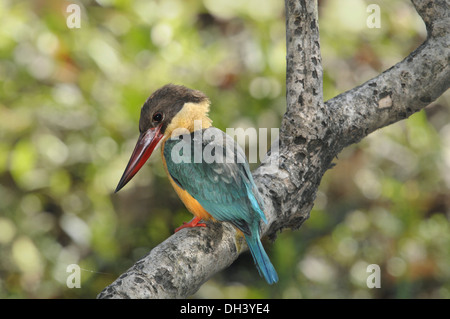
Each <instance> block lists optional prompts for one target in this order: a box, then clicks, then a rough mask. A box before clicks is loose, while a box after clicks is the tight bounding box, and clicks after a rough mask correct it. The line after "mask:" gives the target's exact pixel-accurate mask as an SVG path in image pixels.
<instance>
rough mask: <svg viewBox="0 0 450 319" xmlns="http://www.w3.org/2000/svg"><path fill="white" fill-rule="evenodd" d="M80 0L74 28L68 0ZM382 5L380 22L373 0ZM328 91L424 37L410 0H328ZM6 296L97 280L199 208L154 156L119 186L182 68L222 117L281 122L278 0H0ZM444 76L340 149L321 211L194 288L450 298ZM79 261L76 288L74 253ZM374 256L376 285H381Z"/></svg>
mask: <svg viewBox="0 0 450 319" xmlns="http://www.w3.org/2000/svg"><path fill="white" fill-rule="evenodd" d="M71 3H75V4H78V5H80V7H81V28H79V29H77V28H74V29H69V28H68V26H67V25H66V18H67V17H68V16H69V13H67V12H66V8H67V6H68V5H69V4H71ZM370 3H375V4H378V5H379V6H380V9H381V28H374V29H370V28H368V27H367V25H366V19H367V17H368V16H369V14H370V13H368V12H366V9H367V6H368V5H369V4H370ZM319 4H320V31H321V48H322V58H323V65H324V96H325V99H330V98H332V97H333V96H335V95H337V94H339V93H341V92H344V91H345V90H348V89H351V88H353V87H354V86H356V85H359V84H361V83H363V82H365V81H366V80H368V79H370V78H371V77H374V76H376V75H377V74H379V73H380V72H382V71H383V70H385V69H387V68H389V67H390V66H392V65H393V64H395V63H397V62H399V61H400V60H402V59H403V58H404V57H405V56H407V55H408V53H409V52H410V51H412V50H413V49H415V48H416V47H417V46H419V45H420V43H422V41H423V40H424V39H425V37H426V31H425V27H424V24H423V23H422V21H421V19H420V18H419V17H418V15H417V14H416V12H415V11H414V8H413V7H412V5H411V3H410V2H409V1H406V0H389V1H388V0H384V1H376V0H370V1H363V0H346V1H331V0H328V1H319ZM0 23H1V28H0V79H1V80H0V81H1V82H0V297H1V298H94V297H95V296H96V295H97V294H98V293H99V292H100V291H101V290H102V289H103V288H104V287H105V286H107V285H108V284H109V283H111V282H112V281H113V280H114V279H115V278H117V276H119V275H120V274H121V273H122V272H124V271H125V270H127V269H128V268H129V267H130V266H131V265H132V264H133V263H134V262H135V261H137V260H138V259H139V258H140V257H141V256H143V255H144V254H145V253H146V252H148V251H149V250H150V249H151V248H152V247H154V246H156V245H157V244H158V243H160V242H161V241H163V240H164V239H166V238H167V237H168V236H170V235H171V234H172V232H173V230H174V229H175V228H176V227H177V226H179V225H180V224H181V223H182V222H183V221H186V220H189V219H190V218H191V216H190V214H189V213H188V212H187V211H186V209H185V208H184V207H183V205H182V203H181V202H180V200H179V199H178V198H177V197H176V195H175V193H174V192H173V191H172V189H171V186H170V185H169V183H168V181H167V179H166V177H165V176H164V172H163V168H162V165H161V161H160V158H159V152H157V153H156V156H153V157H152V159H151V160H150V162H149V164H148V165H146V166H145V167H144V168H143V169H142V170H141V172H140V173H139V174H138V175H137V176H136V177H135V178H134V179H133V181H132V182H131V183H130V184H129V185H127V187H126V188H125V189H123V190H122V191H121V192H120V193H118V194H113V190H114V188H115V186H116V185H117V182H118V180H119V178H120V176H121V174H122V172H123V170H124V168H125V165H126V163H127V161H128V159H129V156H130V154H131V151H132V149H133V147H134V144H135V141H136V138H137V136H138V125H137V123H138V118H139V111H140V107H141V105H142V104H143V102H144V101H145V99H146V98H147V96H148V95H149V94H150V93H151V92H152V91H153V90H155V89H157V88H158V87H160V86H162V85H163V84H166V83H169V82H172V83H177V84H184V85H186V86H189V87H192V88H196V89H199V90H202V91H204V92H205V93H206V94H207V95H208V96H209V97H210V98H211V100H212V111H211V118H212V119H213V120H214V124H215V126H217V127H219V128H221V129H223V130H224V129H226V128H227V127H232V128H238V127H243V128H247V127H255V128H260V127H263V128H276V127H279V125H280V121H281V117H282V115H283V113H284V110H285V20H284V2H283V1H281V0H264V1H261V0H248V1H241V0H203V1H201V0H189V1H176V0H164V1H147V0H136V1H128V0H97V1H82V2H77V1H60V0H58V1H49V0H45V1H44V0H34V1H23V0H2V1H1V2H0ZM449 99H450V97H449V94H448V93H446V94H444V96H442V97H441V98H439V99H438V100H437V101H436V102H434V103H432V104H431V105H430V106H429V107H427V108H426V109H425V110H423V111H422V112H420V113H417V114H415V115H413V116H411V117H410V118H409V119H408V120H405V121H401V122H399V123H397V124H395V125H391V126H389V127H387V128H384V129H382V130H380V131H377V132H375V133H373V134H371V135H370V136H369V137H368V138H366V139H364V140H363V141H362V142H360V143H359V144H357V145H353V146H351V147H348V148H347V149H345V150H344V152H343V153H342V154H341V155H340V156H339V158H338V159H336V160H335V163H336V164H337V165H336V166H335V168H333V169H332V170H330V171H328V172H327V173H326V174H325V176H324V178H323V181H322V184H321V186H320V190H319V193H318V196H317V200H316V203H315V206H314V208H313V211H312V213H311V217H310V219H309V220H308V221H307V222H306V223H305V224H304V225H303V226H302V227H301V229H299V230H296V231H290V230H286V231H284V232H283V233H281V234H279V236H278V238H277V240H276V241H275V242H274V243H273V244H271V243H269V242H267V241H266V242H265V245H266V247H267V251H268V254H269V256H270V257H271V260H272V261H273V263H274V265H275V267H276V269H277V270H278V273H279V276H280V281H279V283H278V284H276V285H273V286H268V285H267V284H266V283H265V282H264V280H263V279H261V278H260V277H259V276H258V273H257V271H256V269H255V268H254V266H253V261H252V259H251V256H250V255H249V254H248V253H246V254H243V255H242V256H241V257H240V258H239V259H238V260H237V261H236V262H235V263H234V264H233V265H232V266H231V267H230V268H228V269H226V270H224V271H223V272H221V273H218V274H217V275H215V276H214V277H213V278H211V279H210V280H209V281H208V282H207V283H205V284H204V285H203V286H202V288H201V289H200V290H199V291H198V292H197V293H196V294H195V295H194V296H193V297H195V298H258V297H262V298H449V297H450V283H449V279H450V267H449V261H450V258H449V252H450V250H449V247H450V235H449V220H448V219H449V214H450V196H449V188H450V124H449V123H450V121H449V119H450V107H449ZM69 264H78V265H80V267H81V268H82V272H81V288H73V289H70V288H68V287H67V285H66V279H67V276H68V275H69V273H67V272H66V267H67V266H68V265H69ZM369 264H378V265H379V266H380V269H381V288H379V289H369V288H368V287H367V285H366V279H367V276H368V275H369V273H367V272H366V268H367V265H369Z"/></svg>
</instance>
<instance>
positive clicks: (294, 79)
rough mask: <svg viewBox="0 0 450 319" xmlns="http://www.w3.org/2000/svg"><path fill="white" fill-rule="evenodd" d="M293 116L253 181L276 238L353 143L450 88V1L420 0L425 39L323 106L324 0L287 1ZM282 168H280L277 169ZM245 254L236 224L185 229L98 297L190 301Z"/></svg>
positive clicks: (302, 216)
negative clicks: (320, 2) (320, 12)
mask: <svg viewBox="0 0 450 319" xmlns="http://www.w3.org/2000/svg"><path fill="white" fill-rule="evenodd" d="M285 2H286V45H287V70H286V72H287V74H286V86H287V95H286V100H287V101H286V102H287V110H286V113H285V115H284V117H283V120H282V125H281V130H280V138H279V139H280V140H279V142H280V143H279V152H269V154H268V156H267V157H266V159H265V160H264V161H263V163H262V164H261V166H260V167H258V168H257V169H256V170H255V171H254V172H253V174H254V177H255V181H256V183H257V185H258V186H259V189H260V192H261V194H262V196H263V198H264V202H265V213H266V215H267V217H268V224H267V225H265V224H262V225H261V227H262V235H263V236H264V235H265V236H269V237H270V238H272V239H274V238H275V237H276V234H277V232H279V231H281V230H282V229H285V228H298V227H300V226H301V225H302V223H303V222H304V221H305V220H306V219H307V218H308V217H309V213H310V211H311V209H312V207H313V203H314V199H315V196H316V192H317V189H318V186H319V184H320V181H321V179H322V176H323V174H324V173H325V172H326V170H327V169H329V168H330V166H331V165H332V160H333V158H334V157H336V156H337V155H338V154H339V152H340V151H341V150H342V149H343V148H344V147H346V146H348V145H350V144H352V143H356V142H358V141H360V140H361V139H362V138H364V137H365V136H367V135H368V134H370V133H371V132H373V131H375V130H377V129H379V128H382V127H384V126H387V125H389V124H392V123H394V122H397V121H399V120H402V119H405V118H407V117H409V116H410V115H411V114H413V113H415V112H417V111H419V110H421V109H422V108H424V107H425V106H427V105H428V104H429V103H431V102H432V101H434V100H435V99H436V98H438V97H439V96H440V95H442V94H443V93H444V92H445V91H446V90H447V89H448V87H449V84H450V67H449V60H450V52H449V48H450V35H449V31H450V28H449V27H448V26H449V25H450V10H449V9H450V8H449V1H448V0H412V2H413V4H414V6H415V8H416V10H417V12H418V13H419V15H420V16H421V17H422V19H423V21H424V23H425V25H426V28H427V32H428V36H427V39H426V41H425V42H424V43H423V44H422V45H421V46H420V47H419V48H417V49H416V50H415V51H413V52H412V53H411V54H410V55H409V56H408V57H406V58H405V59H404V60H403V61H401V62H399V63H398V64H396V65H394V66H393V67H391V68H390V69H388V70H386V71H385V72H383V73H382V74H380V75H378V76H377V77H375V78H373V79H371V80H369V81H367V82H366V83H364V84H362V85H360V86H358V87H356V88H354V89H352V90H349V91H347V92H345V93H343V94H340V95H338V96H336V97H335V98H333V99H331V100H329V101H327V102H325V103H324V102H323V95H322V64H321V56H320V41H319V29H318V19H317V3H316V1H305V0H286V1H285ZM274 163H277V164H274ZM242 247H244V248H245V242H243V241H242V240H240V239H239V237H236V231H235V229H234V228H233V227H231V226H230V225H228V224H225V223H223V224H220V223H216V224H215V223H209V224H208V227H206V228H193V229H184V230H182V231H180V232H178V233H176V234H174V235H172V236H171V237H169V238H168V239H167V240H165V241H164V242H163V243H161V244H160V245H158V246H157V247H155V248H154V249H152V250H151V251H150V252H149V253H148V254H147V255H146V256H144V257H143V258H142V259H141V260H139V261H138V262H137V263H136V264H135V265H133V266H132V267H131V268H130V269H129V270H127V271H126V272H125V273H124V274H122V275H121V276H120V277H119V278H118V279H117V280H115V281H114V282H113V283H112V284H111V285H109V286H108V287H106V288H105V289H104V290H103V291H102V292H101V293H100V294H99V295H98V298H185V297H188V296H189V295H192V294H194V293H195V292H196V291H197V290H198V289H199V288H200V286H201V285H202V284H203V283H204V282H205V281H207V280H208V279H209V278H210V277H211V276H213V275H214V274H215V273H217V272H218V271H220V270H222V269H224V268H226V267H228V266H229V265H230V264H231V263H233V261H234V260H236V258H238V256H239V253H240V252H241V251H242V249H241V248H242Z"/></svg>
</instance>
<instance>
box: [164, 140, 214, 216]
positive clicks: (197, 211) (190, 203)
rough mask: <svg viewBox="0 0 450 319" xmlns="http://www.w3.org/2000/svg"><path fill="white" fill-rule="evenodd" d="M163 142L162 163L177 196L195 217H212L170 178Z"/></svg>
mask: <svg viewBox="0 0 450 319" xmlns="http://www.w3.org/2000/svg"><path fill="white" fill-rule="evenodd" d="M164 144H165V141H163V142H162V145H161V158H162V161H163V165H164V170H165V171H166V174H167V177H168V178H169V181H170V184H172V187H173V188H174V189H175V192H177V195H178V197H179V198H180V199H181V201H182V202H183V203H184V205H185V206H186V208H187V209H188V210H189V211H190V212H191V214H193V215H194V216H196V217H199V218H201V219H203V220H208V219H214V218H213V217H212V216H211V215H210V214H209V213H208V212H207V211H206V210H205V209H204V208H203V207H202V205H200V203H199V202H198V201H197V200H196V199H195V198H194V197H192V196H191V195H189V193H188V192H187V191H185V190H184V189H182V188H181V187H179V186H178V185H177V183H175V181H174V180H173V179H172V177H171V176H170V174H169V171H168V169H167V164H166V159H165V158H164Z"/></svg>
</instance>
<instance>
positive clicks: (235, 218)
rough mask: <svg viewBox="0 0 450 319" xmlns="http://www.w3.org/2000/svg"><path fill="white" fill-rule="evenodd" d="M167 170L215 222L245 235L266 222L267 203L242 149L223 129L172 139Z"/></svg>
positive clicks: (167, 150)
mask: <svg viewBox="0 0 450 319" xmlns="http://www.w3.org/2000/svg"><path fill="white" fill-rule="evenodd" d="M164 157H165V159H166V163H167V169H168V171H169V174H170V175H171V176H172V178H173V179H174V181H175V182H176V183H177V184H178V185H179V186H180V187H181V188H183V189H185V190H186V191H187V192H188V193H189V194H190V195H191V196H192V197H194V198H195V199H196V200H197V201H198V202H199V203H200V204H201V205H202V206H203V208H204V209H205V210H206V211H207V212H208V213H210V214H211V215H212V216H213V217H214V218H215V219H217V220H220V221H227V222H230V223H232V224H234V225H235V226H236V227H237V228H239V229H240V230H242V231H243V232H244V233H246V234H249V235H250V233H251V228H252V227H249V226H250V225H253V224H254V223H258V222H259V220H260V219H263V221H264V222H266V223H267V220H266V217H265V215H264V212H263V204H262V200H261V197H260V194H259V192H258V189H257V187H256V185H255V182H254V180H253V177H252V174H251V172H250V169H249V165H248V162H247V159H246V157H245V153H244V151H243V150H242V148H241V147H240V146H239V145H238V144H237V143H236V142H235V141H234V140H233V139H232V138H231V137H230V136H228V135H227V134H225V133H224V132H222V131H221V130H219V129H217V128H214V127H210V128H207V129H204V130H202V131H196V132H194V133H191V134H184V135H180V136H178V137H175V138H171V139H168V140H167V141H166V143H165V146H164Z"/></svg>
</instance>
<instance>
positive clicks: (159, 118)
mask: <svg viewBox="0 0 450 319" xmlns="http://www.w3.org/2000/svg"><path fill="white" fill-rule="evenodd" d="M162 119H163V114H162V113H161V112H156V113H155V114H153V122H158V123H159V122H161V121H162Z"/></svg>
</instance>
